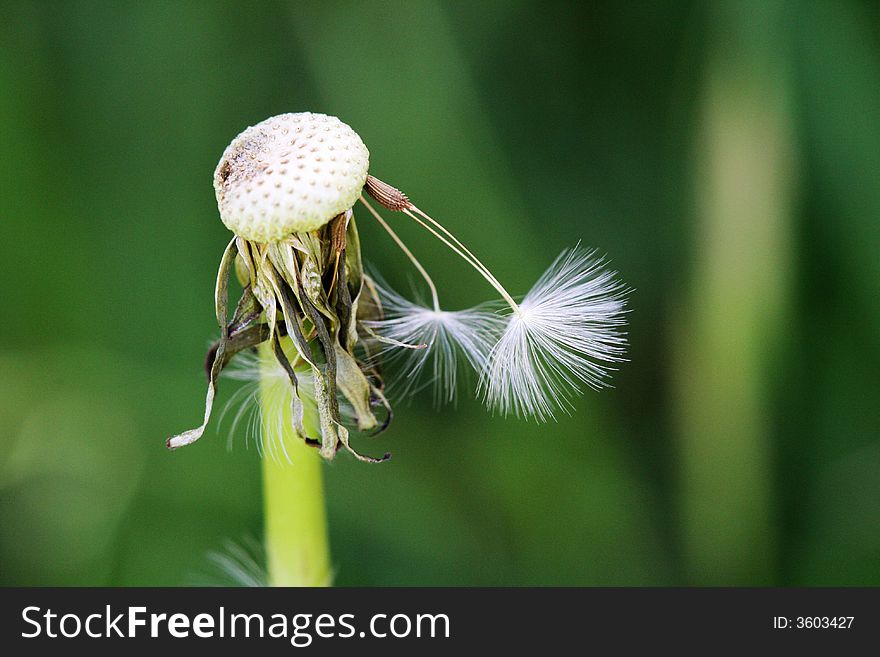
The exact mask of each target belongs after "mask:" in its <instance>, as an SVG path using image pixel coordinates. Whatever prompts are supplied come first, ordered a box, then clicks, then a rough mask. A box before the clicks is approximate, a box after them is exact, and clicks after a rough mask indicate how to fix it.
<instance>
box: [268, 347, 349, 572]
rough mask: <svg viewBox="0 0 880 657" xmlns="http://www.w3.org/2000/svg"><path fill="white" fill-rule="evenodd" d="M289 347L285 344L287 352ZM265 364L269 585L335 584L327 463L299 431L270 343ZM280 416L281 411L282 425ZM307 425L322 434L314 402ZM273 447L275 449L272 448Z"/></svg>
mask: <svg viewBox="0 0 880 657" xmlns="http://www.w3.org/2000/svg"><path fill="white" fill-rule="evenodd" d="M288 346H289V345H285V350H286V349H287V348H288ZM260 362H261V367H262V371H263V375H262V377H261V380H260V395H261V397H262V405H261V406H262V410H261V413H262V421H263V440H264V443H263V444H264V455H263V507H264V513H265V517H264V530H265V544H266V564H267V570H268V579H269V584H270V585H271V586H330V583H331V579H332V574H331V568H330V546H329V540H328V536H327V513H326V508H325V503H324V484H323V472H322V467H323V459H322V458H321V456H320V454H319V452H318V450H317V449H315V448H313V447H309V446H308V445H306V444H305V443H304V442H303V441H302V440H301V439H300V438H298V437H297V436H296V435H295V433H294V430H293V421H292V418H291V411H290V401H291V398H290V395H291V390H290V386H289V385H286V384H285V385H282V382H283V379H279V377H278V376H277V374H276V373H275V372H276V371H277V369H278V365H277V363H276V361H275V357H274V355H273V354H272V350H271V349H270V348H269V345H268V344H263V345H262V346H261V347H260ZM269 372H272V373H271V374H269ZM278 413H281V421H280V422H279V418H278V417H277V414H278ZM304 424H305V428H306V430H307V431H308V432H309V433H310V434H312V435H317V433H318V426H319V425H318V416H317V410H316V408H315V406H314V404H313V403H312V404H309V403H306V404H305V415H304ZM269 432H274V435H270V433H269ZM270 444H273V445H274V446H275V448H274V449H271V450H270V449H268V447H267V446H268V445H270ZM282 444H283V446H284V449H282V448H281V446H282ZM285 453H286V454H287V457H289V458H290V460H289V462H288V459H287V457H286V456H285Z"/></svg>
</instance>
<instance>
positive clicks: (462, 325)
mask: <svg viewBox="0 0 880 657" xmlns="http://www.w3.org/2000/svg"><path fill="white" fill-rule="evenodd" d="M376 287H377V290H378V293H379V298H380V299H381V300H382V308H383V311H384V313H385V317H384V319H382V320H374V321H369V322H365V324H366V325H367V326H368V327H369V328H371V329H372V330H374V331H375V332H377V333H378V334H379V335H380V336H382V337H383V338H385V339H386V344H385V346H384V347H383V348H382V349H381V350H380V351H379V356H380V357H382V358H383V359H384V360H385V361H386V363H387V364H388V365H389V366H390V367H395V366H397V368H398V371H397V375H396V377H395V378H394V379H391V380H390V383H389V386H390V389H391V390H392V391H394V392H395V393H396V394H397V395H398V396H401V397H405V396H407V395H409V394H410V393H412V392H414V391H415V390H417V389H419V387H420V386H423V385H425V384H432V385H433V388H434V397H435V402H436V403H438V404H439V403H442V402H447V403H448V402H453V401H454V400H455V395H456V392H457V390H458V388H459V379H460V376H461V374H462V370H463V367H462V366H463V365H467V366H469V367H470V368H471V369H473V370H474V371H476V372H480V371H482V370H483V368H485V367H486V365H487V362H488V357H489V352H490V351H491V350H492V347H493V345H494V344H495V342H496V341H497V340H498V336H499V335H500V334H501V331H502V330H503V327H504V320H503V319H502V318H501V317H499V316H498V315H497V314H496V313H494V312H492V311H491V310H489V309H488V308H489V307H488V306H485V307H477V308H470V309H468V310H458V311H447V310H440V309H438V308H427V307H425V306H422V305H419V304H416V303H414V302H412V301H410V300H408V299H406V298H405V297H403V296H401V295H400V294H398V293H397V292H395V291H394V290H392V289H391V288H390V287H388V286H387V285H385V284H382V283H377V284H376ZM401 346H408V347H410V348H401ZM425 378H427V381H425V380H424V379H425Z"/></svg>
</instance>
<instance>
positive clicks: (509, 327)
mask: <svg viewBox="0 0 880 657" xmlns="http://www.w3.org/2000/svg"><path fill="white" fill-rule="evenodd" d="M364 189H366V191H367V192H368V193H369V194H370V195H371V196H372V197H373V198H375V199H376V200H377V201H378V202H379V203H381V204H382V205H383V206H384V207H386V208H388V209H390V210H397V211H400V212H403V213H404V214H406V215H407V216H408V217H410V218H411V219H412V220H414V221H415V222H416V223H418V224H419V225H421V226H422V227H423V228H425V229H426V230H428V231H429V232H430V233H431V234H432V235H434V237H436V238H437V239H438V240H440V241H441V242H443V244H445V245H446V246H447V247H448V248H450V249H451V250H452V251H453V252H455V253H456V254H457V255H459V256H460V257H461V258H462V259H463V260H465V262H467V263H468V264H469V265H470V266H471V267H473V268H474V269H475V270H476V271H477V272H478V273H479V274H480V275H481V276H482V277H483V278H485V279H486V281H487V282H488V283H489V284H490V285H491V286H492V287H493V288H495V290H496V291H497V292H498V293H499V294H500V295H501V297H502V299H503V300H504V302H505V303H506V304H507V306H508V307H509V309H510V312H509V313H508V314H507V315H506V327H505V328H504V329H503V331H500V332H499V334H500V338H499V339H498V340H497V342H495V343H494V345H493V347H492V348H491V350H490V352H489V354H488V356H486V357H485V358H481V359H480V360H479V361H478V362H477V363H476V365H477V370H478V371H479V373H480V382H479V386H478V394H480V395H481V396H482V397H483V400H484V401H485V403H486V404H487V405H488V406H489V407H490V408H493V409H496V410H498V411H499V412H501V413H502V414H503V415H508V414H515V415H518V416H521V417H534V418H536V419H537V420H539V421H545V420H548V419H551V418H554V417H555V413H556V411H557V410H567V409H569V408H570V405H571V402H570V399H571V397H572V396H573V395H575V394H579V392H580V387H581V385H584V384H585V385H587V386H590V387H593V388H599V387H601V386H602V385H603V382H604V381H605V379H606V377H607V374H608V370H609V367H608V364H609V363H615V362H620V361H621V360H623V354H624V351H625V347H626V340H625V337H624V334H623V333H622V331H621V327H622V326H623V324H624V319H623V316H624V301H625V297H626V294H627V290H626V288H625V287H624V286H622V285H621V284H620V283H618V282H616V280H615V274H614V273H612V272H609V271H606V270H604V269H603V267H604V263H603V261H602V260H601V259H599V258H597V257H596V254H595V251H592V252H588V251H585V250H584V249H581V248H580V245H578V246H576V247H575V248H573V249H571V250H569V251H565V252H563V253H562V254H561V255H560V256H559V257H558V258H557V259H556V261H555V262H554V263H553V264H552V265H551V266H550V268H549V269H548V270H547V271H546V272H545V273H544V275H543V276H542V277H541V278H540V279H539V280H538V282H537V283H536V284H535V285H534V286H533V287H532V289H531V291H530V292H529V293H528V294H527V295H526V296H525V298H524V299H523V300H522V302H519V303H518V302H517V301H516V300H515V299H514V298H513V296H511V294H510V293H509V292H508V291H507V290H506V289H505V288H504V286H503V285H501V283H500V282H499V281H498V279H497V278H496V277H495V276H494V275H493V274H492V272H491V271H490V270H489V268H488V267H486V265H484V264H483V263H482V262H481V261H480V260H479V258H477V256H475V255H474V254H473V252H472V251H471V250H470V249H468V248H467V247H466V246H465V245H464V244H463V243H462V242H461V241H460V240H459V239H458V238H456V237H455V236H454V235H453V234H452V233H451V232H450V231H449V230H448V229H446V228H445V227H444V226H443V225H441V224H440V223H439V222H438V221H436V220H435V219H433V218H432V217H430V216H429V215H427V214H426V213H424V212H422V211H421V210H419V209H418V208H417V207H416V206H415V205H413V204H412V202H411V201H410V200H409V199H408V198H407V196H406V195H405V194H403V193H402V192H400V191H399V190H396V189H395V188H394V187H392V186H391V185H388V184H387V183H383V182H382V181H380V180H377V179H376V178H374V177H373V176H369V175H368V176H367V181H366V185H365V187H364ZM361 200H362V201H363V199H361ZM383 223H384V222H383ZM432 289H434V288H433V286H432ZM435 299H436V297H435ZM411 314H413V315H414V313H412V312H411ZM496 321H497V320H496ZM495 326H496V327H497V323H496V324H495ZM491 332H492V330H491V329H490V330H489V333H491Z"/></svg>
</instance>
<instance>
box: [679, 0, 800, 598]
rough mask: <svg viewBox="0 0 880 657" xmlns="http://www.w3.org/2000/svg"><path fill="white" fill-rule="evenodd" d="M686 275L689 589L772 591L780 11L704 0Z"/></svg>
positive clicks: (786, 133) (684, 455)
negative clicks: (703, 57)
mask: <svg viewBox="0 0 880 657" xmlns="http://www.w3.org/2000/svg"><path fill="white" fill-rule="evenodd" d="M710 20H711V21H712V28H713V29H711V30H710V36H711V37H712V39H711V41H710V46H709V59H708V66H707V69H706V78H705V83H704V88H703V92H702V97H701V101H700V102H701V128H700V132H699V135H698V137H697V152H696V160H695V167H694V172H695V178H694V190H695V210H696V213H695V216H696V226H695V242H694V245H693V247H694V251H693V253H694V260H693V263H692V267H693V269H692V280H691V283H690V286H689V289H688V296H687V298H686V301H685V303H684V307H683V309H682V310H683V312H682V313H680V314H679V316H678V321H679V322H680V323H679V324H678V326H677V329H678V330H677V336H678V342H677V344H676V345H675V359H676V368H675V369H676V377H677V381H676V394H677V418H678V428H679V436H680V467H681V470H680V476H681V480H680V514H681V521H682V539H683V556H684V560H685V574H686V577H687V580H688V581H689V582H690V583H694V584H731V585H736V584H764V583H770V580H771V573H772V572H773V568H774V566H775V563H774V559H775V554H776V551H777V535H776V531H775V524H776V523H775V520H774V517H775V514H776V509H774V508H773V506H772V503H771V500H772V499H773V496H772V490H771V489H772V485H773V482H772V450H771V438H772V436H771V431H772V429H771V426H770V418H769V416H768V408H769V407H770V402H769V399H768V393H769V392H770V390H768V387H769V386H768V381H770V380H771V379H772V376H770V375H771V374H772V370H773V361H774V351H775V347H776V345H777V338H778V337H779V335H780V332H781V330H783V329H784V323H785V321H786V319H787V317H788V309H787V296H788V293H787V289H788V282H789V276H790V271H791V269H790V267H791V250H790V244H789V240H790V230H791V228H790V220H791V206H792V197H793V188H794V185H793V182H794V180H793V178H794V176H793V165H792V162H793V137H792V131H793V128H792V125H791V116H790V111H789V105H788V87H789V75H788V70H787V66H788V61H789V60H788V48H787V33H788V32H789V31H790V30H787V29H786V25H785V20H786V15H785V13H784V5H783V3H782V2H730V3H718V4H715V5H713V11H712V12H711V16H710Z"/></svg>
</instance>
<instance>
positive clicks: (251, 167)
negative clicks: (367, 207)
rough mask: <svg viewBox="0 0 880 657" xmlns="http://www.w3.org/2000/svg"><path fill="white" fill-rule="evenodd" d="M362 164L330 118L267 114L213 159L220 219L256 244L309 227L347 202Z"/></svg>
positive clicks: (357, 149) (349, 137)
mask: <svg viewBox="0 0 880 657" xmlns="http://www.w3.org/2000/svg"><path fill="white" fill-rule="evenodd" d="M369 162H370V152H369V151H368V150H367V147H366V146H364V142H363V141H361V138H360V137H359V136H358V134H357V133H356V132H355V131H354V130H352V129H351V128H350V127H349V126H348V125H346V124H345V123H343V122H342V121H340V120H339V119H337V118H336V117H334V116H327V115H326V114H313V113H311V112H299V113H296V114H279V115H278V116H273V117H271V118H268V119H266V120H265V121H262V122H260V123H258V124H257V125H254V126H251V127H250V128H247V129H246V130H245V131H244V132H242V133H241V134H240V135H238V137H236V138H235V139H234V140H233V141H232V143H231V144H229V146H228V147H227V148H226V151H225V152H224V153H223V157H222V158H220V163H219V164H218V165H217V169H216V171H215V172H214V191H215V192H216V194H217V205H218V207H219V208H220V218H221V219H222V220H223V223H224V225H225V226H226V227H227V228H229V230H231V231H232V232H233V233H235V234H236V235H240V236H241V237H244V238H245V239H248V240H252V241H255V242H274V241H277V240H280V239H283V238H284V237H286V236H287V235H290V234H291V233H296V232H306V231H311V230H315V229H316V228H320V227H321V226H323V225H324V224H326V223H327V222H328V221H330V220H331V219H332V218H333V217H335V216H336V215H337V214H339V213H341V212H345V211H346V210H348V209H349V208H350V207H352V206H353V205H354V203H355V201H356V200H357V198H358V196H359V195H360V193H361V189H362V188H363V186H364V182H365V180H366V178H367V168H368V167H369Z"/></svg>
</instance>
